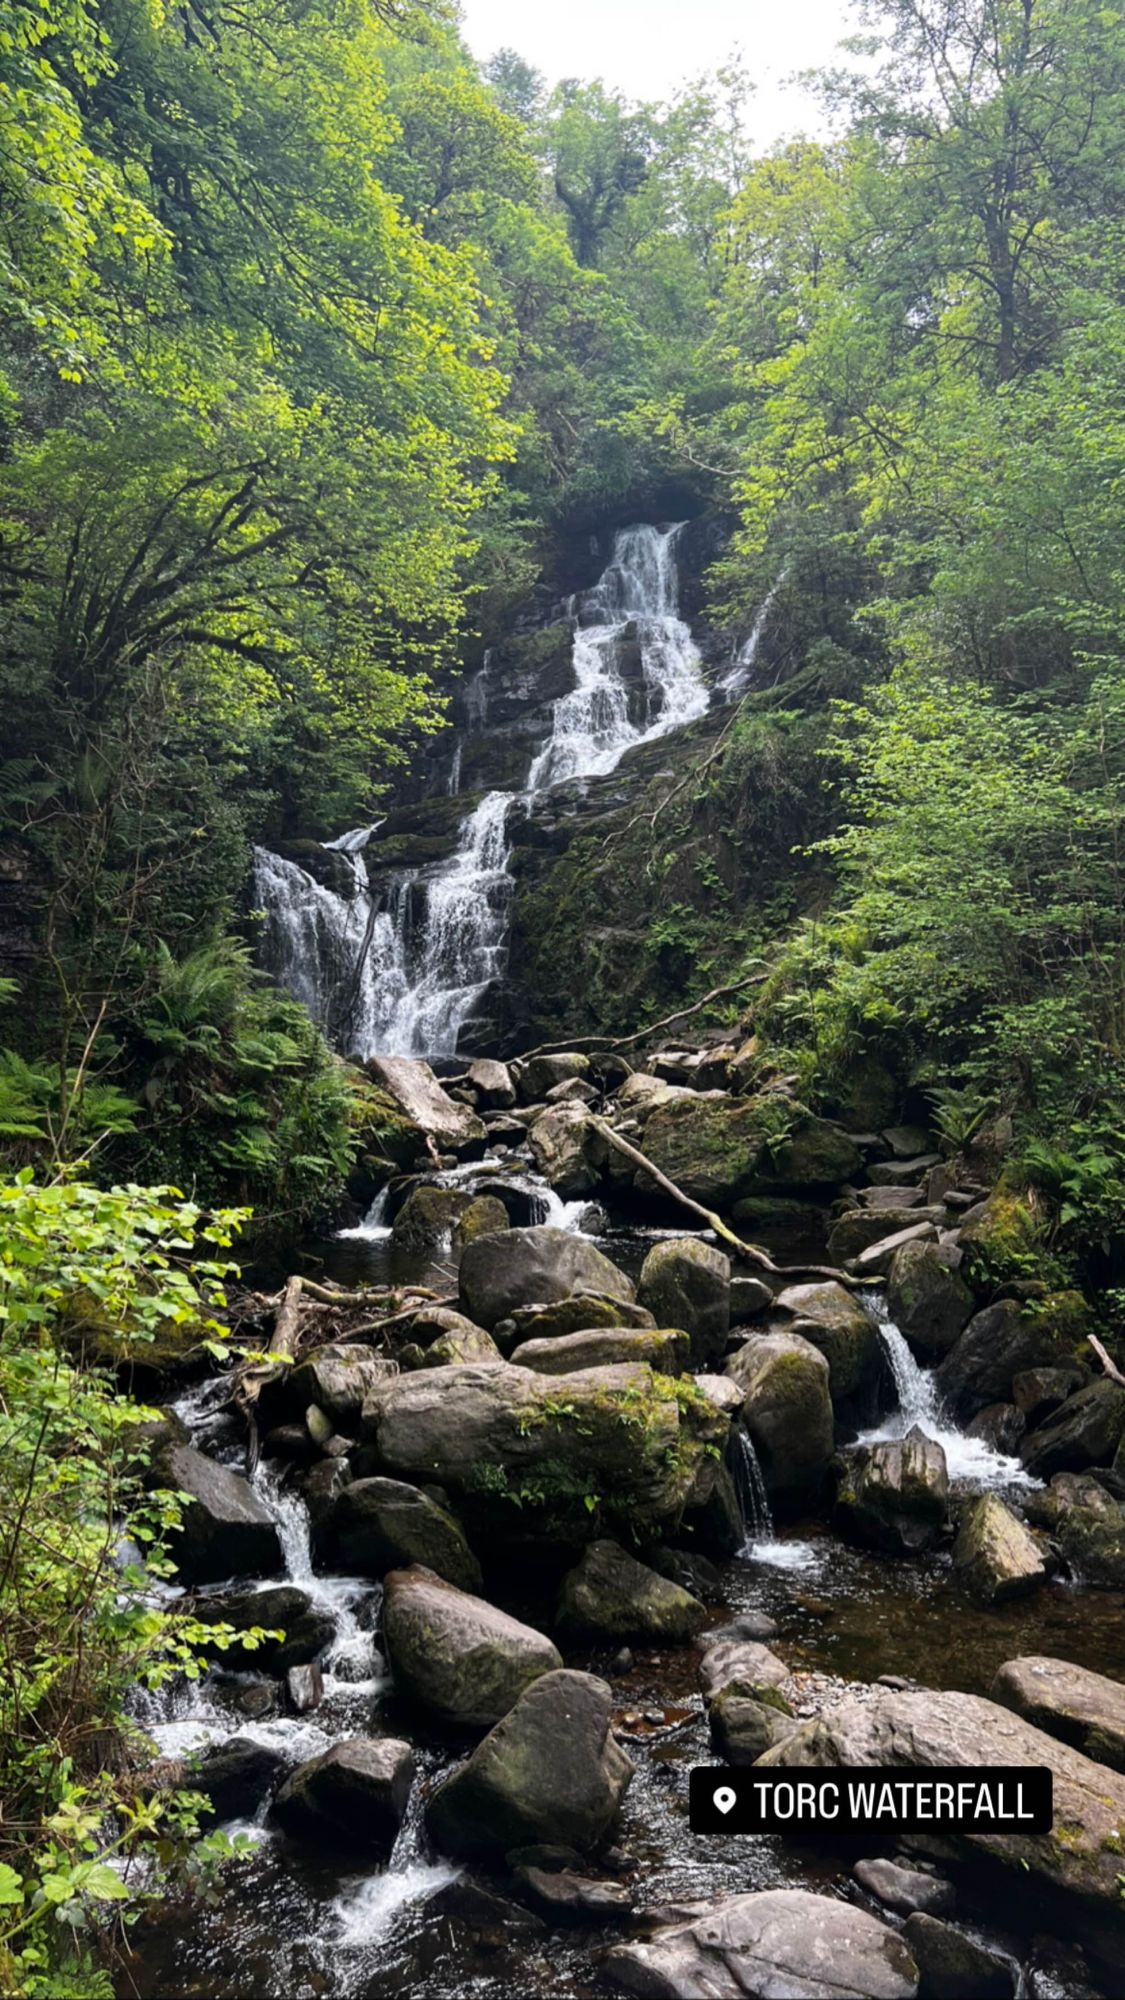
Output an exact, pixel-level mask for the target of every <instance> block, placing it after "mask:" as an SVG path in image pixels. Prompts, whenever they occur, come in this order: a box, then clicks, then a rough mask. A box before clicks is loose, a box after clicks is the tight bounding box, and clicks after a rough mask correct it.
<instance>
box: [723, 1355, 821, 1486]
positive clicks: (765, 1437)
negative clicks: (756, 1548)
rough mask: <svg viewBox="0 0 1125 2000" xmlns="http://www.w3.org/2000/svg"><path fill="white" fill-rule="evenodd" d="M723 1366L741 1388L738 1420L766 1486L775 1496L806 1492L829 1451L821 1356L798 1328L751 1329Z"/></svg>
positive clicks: (818, 1478) (814, 1482)
mask: <svg viewBox="0 0 1125 2000" xmlns="http://www.w3.org/2000/svg"><path fill="white" fill-rule="evenodd" d="M726 1372H727V1374H728V1375H729V1376H730V1377H731V1378H732V1380H734V1381H735V1382H737V1383H738V1385H739V1387H740V1388H741V1389H742V1390H743V1391H744V1394H745V1401H744V1403H743V1422H744V1424H745V1425H746V1429H747V1430H748V1432H749V1433H750V1437H751V1438H752V1440H753V1443H754V1448H755V1450H756V1452H757V1454H758V1460H759V1463H760V1465H761V1468H762V1476H763V1478H764V1480H765V1483H766V1487H767V1489H768V1491H769V1492H770V1494H771V1495H776V1496H777V1498H778V1499H779V1500H794V1501H796V1500H799V1499H805V1498H808V1497H809V1496H810V1495H811V1494H813V1493H815V1492H816V1491H817V1490H818V1488H819V1487H820V1486H821V1484H822V1483H823V1480H824V1475H825V1473H826V1471H827V1469H828V1464H829V1461H830V1459H831V1457H832V1448H833V1424H832V1397H831V1394H830V1392H829V1375H828V1362H827V1359H826V1358H825V1356H824V1355H823V1354H822V1353H821V1351H820V1349H819V1348H818V1347H814V1346H813V1345H812V1343H811V1342H810V1341H807V1340H803V1339H802V1338H801V1336H800V1335H799V1334H795V1333H789V1332H785V1333H756V1334H752V1335H751V1337H750V1339H749V1340H748V1341H747V1342H746V1344H745V1346H744V1347H741V1348H740V1349H739V1351H738V1353H737V1354H735V1355H733V1356H732V1357H731V1359H730V1361H728V1363H727V1369H726Z"/></svg>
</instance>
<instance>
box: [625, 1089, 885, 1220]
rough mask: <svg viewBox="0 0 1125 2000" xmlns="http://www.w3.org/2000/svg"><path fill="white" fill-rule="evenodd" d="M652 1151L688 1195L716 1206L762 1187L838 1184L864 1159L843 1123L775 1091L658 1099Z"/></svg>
mask: <svg viewBox="0 0 1125 2000" xmlns="http://www.w3.org/2000/svg"><path fill="white" fill-rule="evenodd" d="M644 1149H645V1152H646V1153H647V1155H648V1157H649V1158H650V1159H651V1160H652V1162H653V1165H654V1166H657V1167H659V1168H660V1170H661V1172H662V1173H664V1174H666V1175H667V1176H668V1178H669V1179H670V1180H672V1181H675V1183H676V1185H677V1186H678V1187H680V1188H682V1189H683V1191H684V1193H685V1194H688V1195H691V1196H692V1197H693V1199H694V1200H696V1201H701V1202H705V1203H706V1204H707V1205H708V1206H711V1207H714V1206H716V1205H720V1206H721V1205H723V1204H725V1203H729V1202H732V1201H735V1200H737V1199H738V1197H739V1196H740V1195H744V1194H748V1193H749V1192H750V1191H751V1190H752V1189H754V1188H761V1189H765V1188H780V1189H785V1188H791V1187H792V1188H801V1187H832V1186H835V1185H837V1184H838V1183H839V1182H841V1181H845V1180H848V1179H849V1178H850V1177H851V1176H853V1175H854V1174H856V1173H858V1172H859V1169H860V1166H861V1164H862V1160H861V1156H860V1153H859V1151H858V1149H857V1148H856V1147H855V1146H854V1145H853V1143H852V1141H851V1140H850V1139H849V1138H848V1136H847V1134H846V1133H845V1132H843V1131H841V1130H840V1128H839V1126H836V1125H830V1124H829V1123H828V1122H827V1121H826V1120H825V1119H822V1118H816V1117H814V1115H813V1114H812V1112H810V1111H809V1110H808V1109H807V1108H806V1106H805V1105H803V1104H799V1103H797V1102H796V1101H795V1100H794V1099H791V1098H786V1097H782V1096H780V1095H779V1094H775V1093H772V1092H764V1093H762V1094H760V1095H759V1096H757V1097H743V1098H736V1097H729V1096H726V1095H702V1094H693V1095H691V1096H688V1097H677V1098H674V1099H672V1100H670V1101H668V1102H665V1103H662V1104H657V1105H656V1106H655V1108H654V1109H653V1110H652V1112H651V1113H650V1115H649V1119H648V1123H647V1124H646V1126H645V1142H644Z"/></svg>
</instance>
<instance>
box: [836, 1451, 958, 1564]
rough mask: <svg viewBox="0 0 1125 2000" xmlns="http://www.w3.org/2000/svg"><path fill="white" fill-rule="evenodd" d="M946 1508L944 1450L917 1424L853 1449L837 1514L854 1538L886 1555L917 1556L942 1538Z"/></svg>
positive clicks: (946, 1472)
mask: <svg viewBox="0 0 1125 2000" xmlns="http://www.w3.org/2000/svg"><path fill="white" fill-rule="evenodd" d="M948 1508H949V1474H948V1470H947V1468H946V1463H945V1453H944V1451H943V1450H942V1448H941V1446H940V1444H937V1443H935V1441H934V1439H933V1438H929V1437H927V1436H926V1434H925V1432H924V1431H921V1430H919V1429H918V1427H917V1425H915V1426H914V1427H913V1429H911V1430H909V1431H907V1433H906V1436H905V1437H902V1438H886V1439H884V1440H883V1441H882V1442H881V1443H879V1444H868V1445H861V1446H860V1447H859V1449H858V1450H857V1451H854V1452H852V1453H850V1454H849V1457H848V1459H847V1462H846V1464H845V1468H844V1473H843V1477H842V1479H841V1482H840V1487H839V1491H838V1492H837V1495H836V1519H837V1521H838V1523H839V1525H840V1527H841V1528H842V1530H843V1531H844V1533H845V1534H846V1535H847V1536H848V1538H849V1539H850V1540H851V1541H855V1542H859V1543H860V1544H861V1546H862V1547H864V1548H868V1549H880V1550H882V1551H883V1553H884V1554H886V1555H918V1554H919V1553H920V1552H921V1551H922V1550H924V1549H928V1548H931V1547H932V1546H933V1544H934V1542H935V1541H936V1540H937V1539H938V1536H939V1535H940V1534H941V1532H942V1529H943V1528H944V1526H945V1519H946V1514H947V1512H948Z"/></svg>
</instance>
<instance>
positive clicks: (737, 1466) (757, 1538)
mask: <svg viewBox="0 0 1125 2000" xmlns="http://www.w3.org/2000/svg"><path fill="white" fill-rule="evenodd" d="M734 1440H735V1454H734V1465H733V1467H732V1468H731V1469H732V1472H733V1475H734V1490H735V1492H736V1493H737V1495H738V1505H739V1508H740V1510H741V1513H742V1525H743V1527H744V1528H745V1530H746V1547H747V1549H748V1550H752V1549H753V1547H754V1545H755V1543H757V1542H771V1541H772V1540H773V1515H772V1514H771V1513H770V1503H769V1496H768V1495H767V1493H766V1482H765V1480H764V1478H763V1477H762V1468H761V1466H760V1464H759V1463H758V1454H757V1452H756V1451H755V1450H754V1445H753V1441H752V1439H751V1438H750V1436H749V1433H748V1432H747V1431H745V1430H743V1428H742V1425H741V1424H739V1425H738V1427H737V1428H736V1430H735V1433H734Z"/></svg>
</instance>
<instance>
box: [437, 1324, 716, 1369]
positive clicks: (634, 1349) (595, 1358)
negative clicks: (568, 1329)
mask: <svg viewBox="0 0 1125 2000" xmlns="http://www.w3.org/2000/svg"><path fill="white" fill-rule="evenodd" d="M497 1351H499V1350H497ZM465 1358H466V1359H469V1358H470V1357H469V1356H466V1357H465ZM510 1359H511V1363H512V1366H513V1368H534V1369H535V1371H536V1373H537V1374H540V1375H572V1374H573V1373H574V1371H575V1370H576V1369H581V1368H607V1367H611V1366H612V1365H613V1364H614V1363H615V1362H621V1361H634V1362H641V1363H642V1364H643V1365H645V1366H646V1367H648V1368H654V1369H656V1371H657V1372H658V1373H659V1374H661V1375H679V1374H681V1373H682V1371H683V1369H684V1368H686V1366H687V1359H688V1337H687V1335H686V1333H681V1332H680V1331H679V1330H678V1329H677V1328H674V1327H673V1328H669V1329H659V1328H634V1327H590V1328H587V1329H586V1330H585V1331H583V1332H578V1333H567V1334H564V1335H563V1337H562V1338H561V1339H560V1340H525V1341H521V1343H520V1345H519V1346H518V1347H515V1348H513V1349H512V1353H511V1356H510Z"/></svg>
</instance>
